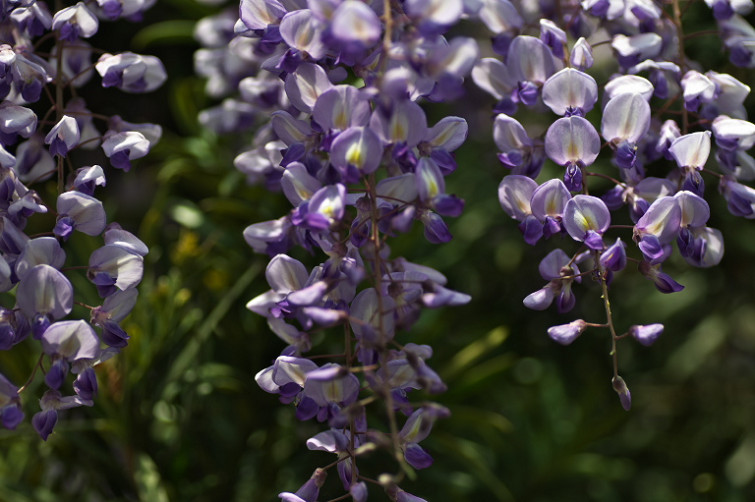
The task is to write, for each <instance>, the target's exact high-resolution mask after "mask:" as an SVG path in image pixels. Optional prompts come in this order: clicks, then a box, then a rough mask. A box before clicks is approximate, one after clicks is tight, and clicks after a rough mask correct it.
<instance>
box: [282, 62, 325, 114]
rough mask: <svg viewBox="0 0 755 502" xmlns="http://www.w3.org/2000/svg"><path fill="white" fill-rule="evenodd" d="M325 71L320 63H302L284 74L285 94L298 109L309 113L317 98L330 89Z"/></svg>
mask: <svg viewBox="0 0 755 502" xmlns="http://www.w3.org/2000/svg"><path fill="white" fill-rule="evenodd" d="M332 87H333V84H331V83H330V80H329V79H328V75H327V73H325V70H324V69H323V68H322V66H320V65H316V64H312V63H302V64H300V65H299V66H297V67H296V70H295V71H293V72H292V73H289V74H288V75H286V84H285V89H286V95H287V96H288V99H289V100H290V101H291V104H293V105H294V106H295V107H296V108H298V109H299V110H300V111H303V112H306V113H310V112H311V111H312V107H313V106H315V103H316V102H317V98H318V97H319V96H320V95H321V94H322V93H324V92H325V91H327V90H329V89H331V88H332Z"/></svg>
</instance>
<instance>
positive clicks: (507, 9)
mask: <svg viewBox="0 0 755 502" xmlns="http://www.w3.org/2000/svg"><path fill="white" fill-rule="evenodd" d="M479 17H480V21H482V22H483V23H485V26H487V27H488V29H489V30H490V31H492V32H493V33H494V34H496V35H498V34H501V33H515V32H518V31H519V30H520V29H521V28H522V26H524V19H522V16H521V15H520V14H519V11H518V10H517V8H516V7H515V6H514V4H513V3H511V2H510V1H509V0H483V2H482V8H481V9H480V12H479Z"/></svg>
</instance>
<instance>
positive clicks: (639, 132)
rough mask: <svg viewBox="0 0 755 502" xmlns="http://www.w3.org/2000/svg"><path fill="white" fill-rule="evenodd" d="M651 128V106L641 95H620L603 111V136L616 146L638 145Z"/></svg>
mask: <svg viewBox="0 0 755 502" xmlns="http://www.w3.org/2000/svg"><path fill="white" fill-rule="evenodd" d="M648 127H650V105H649V104H648V102H647V101H646V100H645V98H644V97H642V95H640V94H629V93H626V94H619V95H618V96H616V97H614V98H612V99H611V100H610V101H609V102H608V104H606V106H605V108H604V109H603V120H602V122H601V134H602V135H603V138H605V139H606V141H610V142H612V143H614V144H618V143H621V142H622V141H629V142H630V143H637V142H638V141H639V140H640V139H641V138H642V137H643V136H644V135H645V133H646V132H647V130H648Z"/></svg>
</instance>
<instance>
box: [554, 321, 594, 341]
mask: <svg viewBox="0 0 755 502" xmlns="http://www.w3.org/2000/svg"><path fill="white" fill-rule="evenodd" d="M585 329H587V323H586V322H585V321H583V320H582V319H577V320H576V321H572V322H570V323H569V324H561V325H559V326H551V327H550V328H548V336H550V337H551V338H552V339H553V340H554V341H556V342H558V343H560V344H561V345H569V344H570V343H572V342H573V341H574V340H576V339H577V337H578V336H579V335H581V334H582V332H583V331H584V330H585Z"/></svg>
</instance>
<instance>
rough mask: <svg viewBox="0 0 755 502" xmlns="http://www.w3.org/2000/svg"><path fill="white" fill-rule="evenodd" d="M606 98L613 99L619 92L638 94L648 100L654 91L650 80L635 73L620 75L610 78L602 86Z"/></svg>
mask: <svg viewBox="0 0 755 502" xmlns="http://www.w3.org/2000/svg"><path fill="white" fill-rule="evenodd" d="M604 89H605V91H606V92H605V95H606V98H608V99H609V100H610V99H613V98H615V97H616V96H619V95H620V94H639V95H641V96H642V97H643V98H645V100H646V101H650V98H651V97H653V92H654V91H655V89H654V87H653V84H652V83H651V82H650V80H648V79H646V78H643V77H640V76H637V75H620V76H618V77H615V78H612V79H611V80H610V81H609V82H608V83H607V84H606V85H605V87H604Z"/></svg>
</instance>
